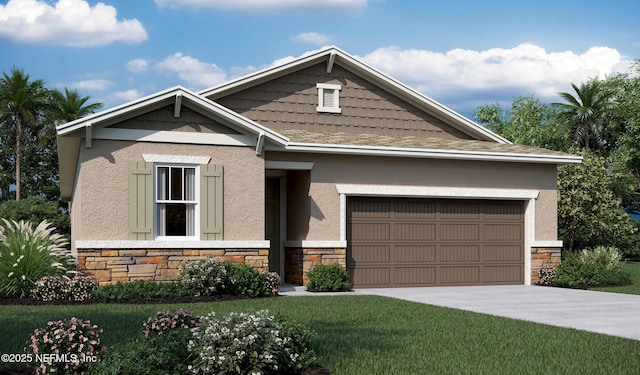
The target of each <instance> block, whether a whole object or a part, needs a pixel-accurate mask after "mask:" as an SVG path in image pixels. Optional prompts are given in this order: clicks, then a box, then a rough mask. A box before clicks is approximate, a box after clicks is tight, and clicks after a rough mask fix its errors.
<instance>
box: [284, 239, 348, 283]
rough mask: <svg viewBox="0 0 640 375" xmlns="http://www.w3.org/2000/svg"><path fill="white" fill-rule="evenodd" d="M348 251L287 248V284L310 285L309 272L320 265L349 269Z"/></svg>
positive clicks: (285, 262) (340, 249)
mask: <svg viewBox="0 0 640 375" xmlns="http://www.w3.org/2000/svg"><path fill="white" fill-rule="evenodd" d="M346 254H347V250H346V249H344V248H321V249H310V248H301V247H287V248H285V255H284V256H285V260H284V268H285V270H286V272H285V282H286V283H289V284H294V285H307V284H309V277H307V272H309V271H311V270H312V269H313V268H314V267H315V266H317V265H320V264H325V265H328V264H334V263H338V264H340V265H341V266H342V268H345V269H346V267H347V262H346V259H347V255H346Z"/></svg>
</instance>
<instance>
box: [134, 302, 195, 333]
mask: <svg viewBox="0 0 640 375" xmlns="http://www.w3.org/2000/svg"><path fill="white" fill-rule="evenodd" d="M201 321H202V318H201V317H199V316H194V315H193V313H192V312H191V311H187V310H185V309H178V310H176V311H158V314H157V315H156V316H152V317H149V318H148V319H147V321H146V322H144V323H143V324H142V327H143V330H142V333H143V334H144V337H149V334H156V335H162V334H163V333H166V332H167V331H169V330H174V329H179V328H185V329H191V328H194V327H197V326H198V325H200V322H201Z"/></svg>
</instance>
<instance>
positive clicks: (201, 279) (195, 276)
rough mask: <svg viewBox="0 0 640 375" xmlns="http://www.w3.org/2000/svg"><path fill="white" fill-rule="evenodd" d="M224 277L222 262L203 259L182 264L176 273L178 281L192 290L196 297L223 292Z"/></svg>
mask: <svg viewBox="0 0 640 375" xmlns="http://www.w3.org/2000/svg"><path fill="white" fill-rule="evenodd" d="M226 276H227V268H226V267H225V264H224V262H222V261H220V260H219V259H214V258H205V259H200V260H194V261H187V262H184V264H183V265H182V267H180V271H179V273H178V281H180V282H182V283H183V284H185V285H186V286H187V287H188V288H190V289H192V290H193V291H194V292H195V294H196V296H211V295H215V294H219V293H220V292H222V291H223V290H224V288H225V281H226Z"/></svg>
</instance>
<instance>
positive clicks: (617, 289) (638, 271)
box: [591, 262, 640, 295]
mask: <svg viewBox="0 0 640 375" xmlns="http://www.w3.org/2000/svg"><path fill="white" fill-rule="evenodd" d="M622 269H623V270H624V271H626V272H629V274H631V285H627V286H614V287H603V288H591V290H598V291H601V292H612V293H624V294H638V295H640V262H627V263H625V264H623V265H622Z"/></svg>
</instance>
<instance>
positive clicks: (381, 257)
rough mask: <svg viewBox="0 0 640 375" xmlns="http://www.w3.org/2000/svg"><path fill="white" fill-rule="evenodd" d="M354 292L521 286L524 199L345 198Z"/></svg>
mask: <svg viewBox="0 0 640 375" xmlns="http://www.w3.org/2000/svg"><path fill="white" fill-rule="evenodd" d="M347 222H348V229H347V237H348V238H347V240H348V244H349V247H348V250H347V269H348V271H349V274H350V276H351V280H352V282H353V284H354V286H355V287H361V288H362V287H405V286H445V285H495V284H523V283H524V204H523V202H521V201H491V200H453V199H414V198H360V197H351V198H349V200H348V214H347Z"/></svg>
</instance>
